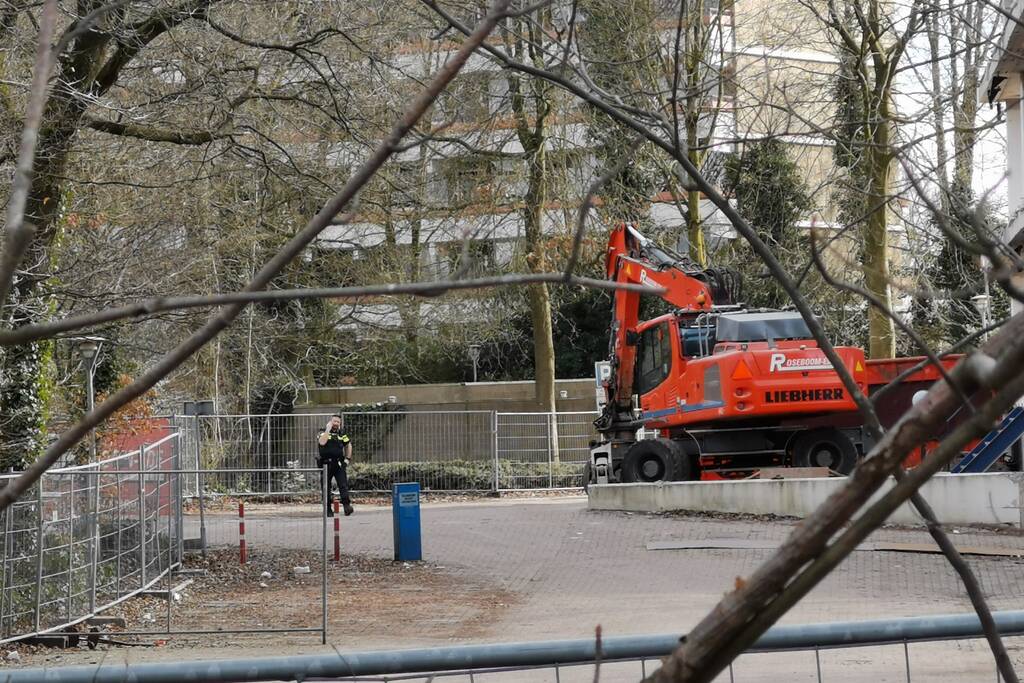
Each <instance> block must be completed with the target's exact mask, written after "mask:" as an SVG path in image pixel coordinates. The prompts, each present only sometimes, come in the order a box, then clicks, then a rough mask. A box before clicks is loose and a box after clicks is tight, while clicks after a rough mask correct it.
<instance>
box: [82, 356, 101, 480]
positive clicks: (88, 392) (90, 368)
mask: <svg viewBox="0 0 1024 683" xmlns="http://www.w3.org/2000/svg"><path fill="white" fill-rule="evenodd" d="M102 345H103V340H102V339H100V338H99V337H84V338H82V339H79V340H78V354H79V355H80V356H81V357H82V360H84V361H85V400H86V412H87V413H91V412H92V410H93V407H94V406H95V403H96V396H95V391H94V389H93V377H94V375H95V374H96V360H97V358H99V355H100V347H101V346H102ZM89 455H90V456H91V457H92V460H93V462H95V461H96V430H95V429H90V430H89Z"/></svg>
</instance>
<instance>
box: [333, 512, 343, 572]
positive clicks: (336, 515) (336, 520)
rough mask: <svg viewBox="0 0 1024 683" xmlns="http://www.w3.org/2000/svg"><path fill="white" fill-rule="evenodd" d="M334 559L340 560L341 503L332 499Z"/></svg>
mask: <svg viewBox="0 0 1024 683" xmlns="http://www.w3.org/2000/svg"><path fill="white" fill-rule="evenodd" d="M334 561H335V562H341V503H339V502H338V501H334Z"/></svg>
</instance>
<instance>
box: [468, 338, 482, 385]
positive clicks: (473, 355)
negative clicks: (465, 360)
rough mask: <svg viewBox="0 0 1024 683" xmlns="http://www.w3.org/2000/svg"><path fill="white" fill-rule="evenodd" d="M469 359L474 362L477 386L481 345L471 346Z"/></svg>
mask: <svg viewBox="0 0 1024 683" xmlns="http://www.w3.org/2000/svg"><path fill="white" fill-rule="evenodd" d="M469 359H470V360H471V361H473V383H474V384H476V363H477V361H478V360H480V345H479V344H470V345H469Z"/></svg>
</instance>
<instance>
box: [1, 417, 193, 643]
mask: <svg viewBox="0 0 1024 683" xmlns="http://www.w3.org/2000/svg"><path fill="white" fill-rule="evenodd" d="M178 446H179V442H178V437H177V435H174V434H172V435H169V436H167V437H165V438H164V439H161V440H160V441H158V442H156V443H154V444H152V445H150V446H144V447H142V448H140V449H139V451H137V452H135V453H130V454H125V455H122V456H118V457H116V458H110V459H107V460H103V461H101V462H99V463H95V464H90V465H82V466H78V467H67V468H61V469H51V470H49V471H47V472H46V473H45V474H44V475H43V476H42V478H41V479H40V480H39V482H38V483H37V484H36V485H35V486H33V487H32V488H31V489H30V490H29V491H28V492H26V493H25V494H24V495H23V496H21V498H20V499H19V500H18V501H17V502H16V503H15V504H14V505H12V506H10V507H8V508H7V509H6V510H4V511H3V512H0V528H2V529H3V530H4V533H3V542H2V544H0V568H2V571H0V641H2V640H5V639H9V638H11V637H12V636H23V635H25V634H32V633H41V632H46V631H53V630H59V629H61V628H64V627H66V626H68V625H71V624H74V623H77V622H80V621H82V620H83V619H86V618H88V617H89V616H91V615H93V614H95V613H96V612H97V611H99V610H101V609H103V608H105V607H108V606H110V605H111V604H113V603H115V602H118V601H120V600H123V599H125V598H127V597H129V596H131V595H134V594H136V593H138V592H139V591H142V590H144V589H146V588H147V587H149V586H152V585H153V584H154V583H156V582H157V581H159V580H160V579H161V578H162V577H164V576H166V575H167V574H168V573H169V571H170V570H171V569H172V568H173V567H175V566H176V565H178V564H180V562H181V551H182V536H181V529H182V517H181V490H180V481H179V477H178V475H177V474H175V473H174V472H173V471H172V470H174V469H175V468H176V467H177V466H178V455H179V450H178ZM14 476H16V475H14V474H10V475H4V476H3V477H2V478H0V485H3V486H6V485H7V483H8V482H10V481H11V480H12V479H13V478H14Z"/></svg>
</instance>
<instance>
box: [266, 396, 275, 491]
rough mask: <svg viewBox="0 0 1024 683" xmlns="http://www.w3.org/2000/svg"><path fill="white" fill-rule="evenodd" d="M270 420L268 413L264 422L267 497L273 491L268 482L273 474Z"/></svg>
mask: <svg viewBox="0 0 1024 683" xmlns="http://www.w3.org/2000/svg"><path fill="white" fill-rule="evenodd" d="M272 419H273V418H272V417H271V416H270V414H269V413H268V414H267V419H266V422H264V427H265V428H266V439H267V495H268V496H269V495H270V494H271V493H272V492H273V490H274V489H273V485H272V484H271V482H270V480H271V479H272V478H273V473H272V472H271V471H270V470H271V467H270V434H271V429H270V421H271V420H272Z"/></svg>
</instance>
